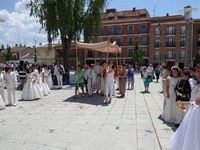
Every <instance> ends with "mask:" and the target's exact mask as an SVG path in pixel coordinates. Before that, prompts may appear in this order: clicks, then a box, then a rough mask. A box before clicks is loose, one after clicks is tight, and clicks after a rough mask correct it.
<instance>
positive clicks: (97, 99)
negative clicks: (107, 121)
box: [63, 94, 107, 106]
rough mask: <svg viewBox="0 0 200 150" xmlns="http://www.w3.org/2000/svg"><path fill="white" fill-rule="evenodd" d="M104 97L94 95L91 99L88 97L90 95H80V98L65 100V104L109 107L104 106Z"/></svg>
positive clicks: (72, 97)
mask: <svg viewBox="0 0 200 150" xmlns="http://www.w3.org/2000/svg"><path fill="white" fill-rule="evenodd" d="M103 101H104V96H101V95H100V94H93V95H92V96H91V97H89V96H88V94H84V96H83V94H80V96H79V97H76V98H75V97H74V96H71V97H69V98H67V99H66V100H64V101H63V102H70V103H82V104H89V105H96V106H98V105H102V106H107V105H106V104H103Z"/></svg>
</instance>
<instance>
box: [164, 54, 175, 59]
mask: <svg viewBox="0 0 200 150" xmlns="http://www.w3.org/2000/svg"><path fill="white" fill-rule="evenodd" d="M165 59H175V55H174V54H172V55H167V54H166V55H165Z"/></svg>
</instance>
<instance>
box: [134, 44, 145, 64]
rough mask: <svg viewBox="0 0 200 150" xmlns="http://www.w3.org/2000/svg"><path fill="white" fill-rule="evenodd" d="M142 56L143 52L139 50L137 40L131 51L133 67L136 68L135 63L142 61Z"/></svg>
mask: <svg viewBox="0 0 200 150" xmlns="http://www.w3.org/2000/svg"><path fill="white" fill-rule="evenodd" d="M143 54H144V50H142V49H140V48H139V43H138V41H137V40H135V47H134V49H133V57H132V60H133V61H134V66H135V67H136V63H137V62H142V61H143Z"/></svg>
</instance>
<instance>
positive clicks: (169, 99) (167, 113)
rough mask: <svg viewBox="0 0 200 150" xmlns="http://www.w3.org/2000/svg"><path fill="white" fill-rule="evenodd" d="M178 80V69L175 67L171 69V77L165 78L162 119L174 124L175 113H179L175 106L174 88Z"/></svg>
mask: <svg viewBox="0 0 200 150" xmlns="http://www.w3.org/2000/svg"><path fill="white" fill-rule="evenodd" d="M179 79H180V69H179V68H178V67H177V66H174V67H172V68H171V75H170V76H168V77H167V82H166V83H167V84H166V105H165V108H164V110H163V114H162V118H163V120H164V121H166V122H170V123H175V121H176V113H177V111H179V110H178V109H177V106H176V93H175V91H174V88H175V87H176V84H177V82H178V80H179Z"/></svg>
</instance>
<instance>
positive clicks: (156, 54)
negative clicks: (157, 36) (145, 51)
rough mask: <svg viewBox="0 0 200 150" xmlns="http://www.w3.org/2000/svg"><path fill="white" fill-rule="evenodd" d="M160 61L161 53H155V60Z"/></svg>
mask: <svg viewBox="0 0 200 150" xmlns="http://www.w3.org/2000/svg"><path fill="white" fill-rule="evenodd" d="M158 59H160V51H156V52H155V60H158Z"/></svg>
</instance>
